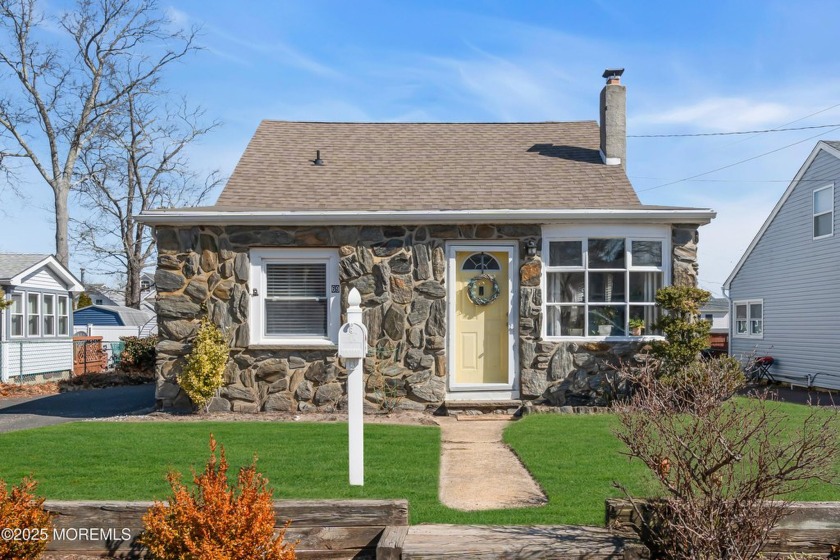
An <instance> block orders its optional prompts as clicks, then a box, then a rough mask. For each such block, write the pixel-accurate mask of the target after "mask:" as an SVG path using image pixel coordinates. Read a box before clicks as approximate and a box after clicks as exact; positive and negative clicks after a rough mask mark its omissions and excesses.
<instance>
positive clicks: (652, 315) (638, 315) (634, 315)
mask: <svg viewBox="0 0 840 560" xmlns="http://www.w3.org/2000/svg"><path fill="white" fill-rule="evenodd" d="M659 315H660V314H659V308H658V307H656V306H654V305H631V306H630V319H631V320H633V319H641V320H642V321H644V322H645V328H644V329H643V330H642V332H641V333H640V334H641V335H652V334H660V332H659V331H658V330H657V329H655V328H654V325H655V324H656V322H657V321H659ZM630 334H631V335H633V333H632V329H631V332H630ZM633 336H639V335H633Z"/></svg>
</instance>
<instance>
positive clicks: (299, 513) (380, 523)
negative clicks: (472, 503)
mask: <svg viewBox="0 0 840 560" xmlns="http://www.w3.org/2000/svg"><path fill="white" fill-rule="evenodd" d="M151 505H152V502H86V501H67V502H64V501H47V502H45V503H44V508H45V509H46V510H47V511H50V512H51V513H53V514H54V518H53V522H54V525H55V533H54V534H56V535H59V536H63V537H65V538H62V539H56V540H53V541H52V542H51V543H50V544H49V546H48V547H47V554H48V555H50V554H52V555H55V554H76V555H85V556H96V557H115V558H143V557H144V551H143V550H142V549H141V548H140V547H139V546H137V545H136V544H135V540H136V538H137V537H138V536H139V534H140V532H141V531H142V530H143V521H142V519H143V515H144V514H145V513H146V511H147V510H148V508H149V507H151ZM274 508H275V512H276V525H275V526H276V527H277V528H281V527H283V526H284V525H285V523H286V521H287V520H291V522H292V524H291V525H290V526H289V529H288V531H287V532H286V539H285V540H286V541H287V542H295V541H300V542H299V543H298V545H297V547H296V552H297V557H298V558H301V559H306V558H325V559H326V558H329V559H333V558H335V559H338V558H374V557H375V555H376V545H377V543H378V542H379V538H380V536H381V535H382V532H383V531H384V530H385V528H386V527H388V526H407V525H408V502H407V501H406V500H277V501H275V502H274ZM126 536H128V538H125V537H126Z"/></svg>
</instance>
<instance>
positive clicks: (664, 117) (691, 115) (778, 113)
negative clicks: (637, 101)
mask: <svg viewBox="0 0 840 560" xmlns="http://www.w3.org/2000/svg"><path fill="white" fill-rule="evenodd" d="M799 112H800V110H799V109H798V108H797V107H792V106H790V105H785V104H782V103H776V102H768V101H760V100H757V99H749V98H745V97H713V98H709V99H703V100H701V101H697V102H694V103H691V104H689V105H682V106H676V107H671V108H668V109H665V110H664V111H661V112H657V113H646V114H640V115H635V116H634V117H633V119H632V122H631V124H635V123H644V124H645V125H654V124H655V125H659V124H668V125H671V124H679V125H687V126H689V127H692V128H697V129H707V130H721V131H731V130H741V129H744V128H749V127H757V126H767V125H773V124H778V123H780V122H783V121H785V120H788V119H789V118H791V117H792V116H794V115H796V114H798V113H799Z"/></svg>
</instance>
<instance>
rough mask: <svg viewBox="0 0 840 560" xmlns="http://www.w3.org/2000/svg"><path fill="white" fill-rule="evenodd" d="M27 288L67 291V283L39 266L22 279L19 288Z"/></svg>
mask: <svg viewBox="0 0 840 560" xmlns="http://www.w3.org/2000/svg"><path fill="white" fill-rule="evenodd" d="M29 288H33V289H37V290H43V291H51V290H55V291H58V292H65V293H66V292H67V285H66V284H65V283H64V282H62V281H61V280H59V279H58V278H57V277H56V276H55V274H53V273H52V272H51V271H50V270H48V269H46V268H41V269H40V270H38V271H37V272H34V273H32V274H30V275H29V276H27V277H26V278H24V279H23V283H22V284H21V287H20V288H19V289H24V290H26V289H29Z"/></svg>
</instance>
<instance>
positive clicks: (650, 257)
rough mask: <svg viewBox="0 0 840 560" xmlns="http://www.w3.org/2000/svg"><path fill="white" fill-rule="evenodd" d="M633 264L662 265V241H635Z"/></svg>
mask: <svg viewBox="0 0 840 560" xmlns="http://www.w3.org/2000/svg"><path fill="white" fill-rule="evenodd" d="M633 266H662V242H661V241H633Z"/></svg>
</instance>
